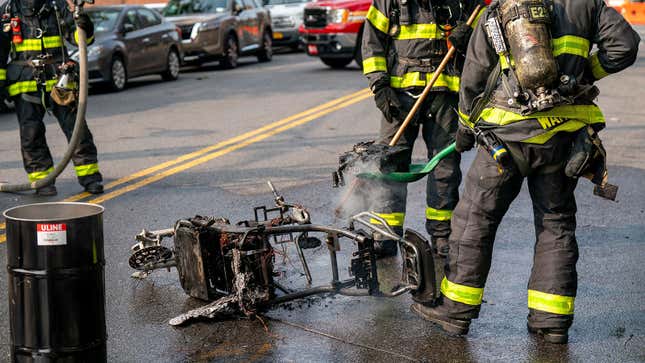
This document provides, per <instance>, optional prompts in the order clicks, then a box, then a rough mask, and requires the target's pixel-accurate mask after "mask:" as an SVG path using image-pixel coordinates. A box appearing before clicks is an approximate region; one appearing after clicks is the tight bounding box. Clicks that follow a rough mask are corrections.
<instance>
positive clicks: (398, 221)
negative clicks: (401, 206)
mask: <svg viewBox="0 0 645 363" xmlns="http://www.w3.org/2000/svg"><path fill="white" fill-rule="evenodd" d="M373 213H374V214H376V215H377V216H379V217H381V218H383V219H385V222H387V224H388V225H389V226H390V227H402V226H403V223H404V222H405V213H396V212H395V213H376V212H373ZM370 223H371V224H381V222H379V221H378V220H376V219H374V218H371V219H370Z"/></svg>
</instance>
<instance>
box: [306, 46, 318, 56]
mask: <svg viewBox="0 0 645 363" xmlns="http://www.w3.org/2000/svg"><path fill="white" fill-rule="evenodd" d="M307 52H309V54H311V55H316V54H318V47H316V44H309V45H307Z"/></svg>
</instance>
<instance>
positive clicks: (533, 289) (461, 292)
mask: <svg viewBox="0 0 645 363" xmlns="http://www.w3.org/2000/svg"><path fill="white" fill-rule="evenodd" d="M572 140H573V136H572V134H569V133H560V134H557V135H556V136H554V137H553V138H552V139H551V140H550V141H548V142H547V143H546V144H545V145H535V144H521V143H508V147H509V149H511V151H512V154H513V157H514V159H515V160H516V164H518V165H523V166H524V168H523V170H524V169H526V171H525V172H524V173H521V172H520V171H519V170H518V168H513V170H504V171H503V172H501V173H500V172H499V171H498V167H497V164H496V163H495V162H494V161H493V159H492V158H491V156H490V155H489V154H488V153H486V152H485V151H483V150H481V149H479V150H478V151H477V155H476V157H475V160H474V161H473V164H472V166H471V168H470V170H469V171H468V174H467V176H466V181H465V190H464V193H463V195H462V197H461V200H460V201H459V204H458V205H457V207H456V209H455V211H454V214H453V219H452V234H451V236H450V253H449V256H448V263H447V265H446V269H445V276H446V277H445V278H444V279H443V281H442V284H441V292H442V295H443V304H444V305H446V307H447V308H448V311H449V312H450V315H451V317H453V318H461V319H472V318H477V317H478V314H479V309H480V305H481V303H482V297H483V291H484V284H485V283H486V277H487V276H488V271H489V269H490V265H491V257H492V252H493V242H494V240H495V233H496V232H497V227H498V226H499V224H500V222H501V221H502V217H503V216H504V214H505V213H506V211H507V210H508V207H509V206H510V204H511V202H512V201H513V200H514V199H515V197H516V196H517V194H518V193H519V191H520V188H521V186H522V182H523V180H524V178H525V176H524V175H523V174H525V175H526V179H527V181H528V189H529V193H530V196H531V200H532V203H533V214H534V223H535V234H536V242H535V250H534V257H533V268H532V270H531V277H530V279H529V283H528V308H529V315H528V320H529V324H530V325H531V326H533V327H535V328H569V326H571V323H572V321H573V303H574V299H575V296H576V288H577V274H576V262H577V260H578V245H577V242H576V237H575V229H576V201H575V198H574V190H575V188H576V184H577V180H576V179H571V178H569V177H567V176H566V175H565V174H564V165H565V163H566V159H567V157H568V154H569V149H570V145H571V142H572ZM518 161H519V162H518Z"/></svg>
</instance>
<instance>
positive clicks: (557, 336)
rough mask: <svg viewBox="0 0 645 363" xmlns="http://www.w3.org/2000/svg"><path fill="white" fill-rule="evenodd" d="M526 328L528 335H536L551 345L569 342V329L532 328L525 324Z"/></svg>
mask: <svg viewBox="0 0 645 363" xmlns="http://www.w3.org/2000/svg"><path fill="white" fill-rule="evenodd" d="M526 328H527V329H528V331H529V333H531V334H537V335H538V336H540V337H542V339H544V341H545V342H547V343H553V344H566V343H567V342H568V341H569V329H563V328H534V327H532V326H531V324H529V323H527V324H526Z"/></svg>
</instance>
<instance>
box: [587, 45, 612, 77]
mask: <svg viewBox="0 0 645 363" xmlns="http://www.w3.org/2000/svg"><path fill="white" fill-rule="evenodd" d="M589 62H590V63H591V73H592V74H593V76H594V78H596V79H602V78H605V77H607V76H608V75H609V73H608V72H607V71H606V70H605V69H604V68H603V67H602V64H600V59H599V58H598V52H596V53H594V54H592V55H591V58H590V59H589Z"/></svg>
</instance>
